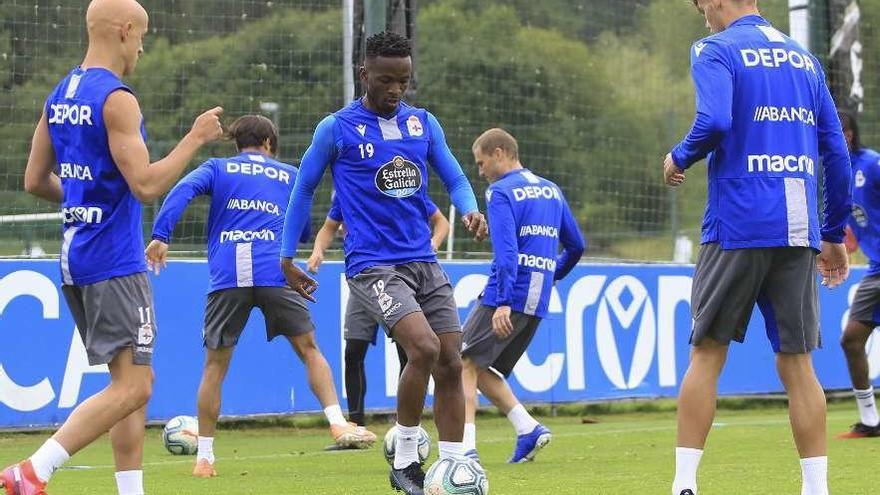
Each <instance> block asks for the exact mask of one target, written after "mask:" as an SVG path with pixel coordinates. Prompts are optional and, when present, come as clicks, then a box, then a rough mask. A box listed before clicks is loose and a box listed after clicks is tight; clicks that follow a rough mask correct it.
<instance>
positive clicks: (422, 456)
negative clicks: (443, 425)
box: [382, 425, 431, 464]
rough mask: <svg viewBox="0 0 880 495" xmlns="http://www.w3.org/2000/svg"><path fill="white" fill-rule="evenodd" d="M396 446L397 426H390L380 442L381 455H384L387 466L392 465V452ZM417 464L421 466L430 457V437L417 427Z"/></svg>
mask: <svg viewBox="0 0 880 495" xmlns="http://www.w3.org/2000/svg"><path fill="white" fill-rule="evenodd" d="M396 445H397V426H396V425H395V426H392V427H391V429H389V430H388V433H386V434H385V440H384V442H382V453H383V454H385V460H386V461H388V464H394V451H395V446H396ZM418 449H419V462H421V463H422V464H424V463H425V461H427V460H428V457H429V456H430V455H431V437H429V436H428V432H427V431H425V429H424V428H422V427H421V426H419V447H418Z"/></svg>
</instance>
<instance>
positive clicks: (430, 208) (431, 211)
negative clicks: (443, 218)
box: [425, 197, 440, 218]
mask: <svg viewBox="0 0 880 495" xmlns="http://www.w3.org/2000/svg"><path fill="white" fill-rule="evenodd" d="M425 199H426V200H427V207H428V218H431V217H433V216H434V213H437V210H439V209H440V208H437V205H436V204H434V202H433V201H432V200H431V198H430V197H426V198H425Z"/></svg>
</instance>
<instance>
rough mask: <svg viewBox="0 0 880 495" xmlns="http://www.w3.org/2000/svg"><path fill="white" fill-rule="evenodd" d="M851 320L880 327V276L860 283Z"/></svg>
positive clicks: (854, 299)
mask: <svg viewBox="0 0 880 495" xmlns="http://www.w3.org/2000/svg"><path fill="white" fill-rule="evenodd" d="M849 319H850V320H852V321H859V322H862V323H865V324H867V325H873V326H877V325H880V275H869V276H867V277H865V278H863V279H862V281H861V282H859V288H858V289H856V295H855V297H854V298H853V302H852V305H850V307H849Z"/></svg>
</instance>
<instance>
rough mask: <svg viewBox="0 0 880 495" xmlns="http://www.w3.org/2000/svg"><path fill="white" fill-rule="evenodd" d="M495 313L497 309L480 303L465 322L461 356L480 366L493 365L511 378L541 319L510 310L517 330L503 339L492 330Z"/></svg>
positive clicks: (488, 366) (511, 319)
mask: <svg viewBox="0 0 880 495" xmlns="http://www.w3.org/2000/svg"><path fill="white" fill-rule="evenodd" d="M494 314H495V308H493V307H491V306H483V305H482V304H479V303H477V306H476V307H475V308H474V309H473V311H471V314H469V315H468V317H467V320H465V322H464V330H463V332H464V333H463V334H462V337H461V340H462V345H461V349H462V350H461V355H462V356H464V357H466V358H468V359H470V360H471V361H473V362H474V363H475V364H476V365H477V366H479V367H480V368H492V369H494V370H495V371H497V372H498V373H501V374H502V375H504V376H505V377H508V376H510V373H511V372H512V371H513V367H514V366H516V363H517V361H519V358H521V357H522V355H523V353H525V352H526V349H528V347H529V343H531V342H532V337H534V336H535V331H537V330H538V324H540V323H541V319H540V318H538V317H537V316H532V315H527V314H525V313H520V312H517V311H513V312H511V313H510V322H511V323H512V324H513V333H512V334H510V336H509V337H507V338H506V339H501V338H499V337H497V336H496V335H495V334H494V333H493V332H492V316H493V315H494Z"/></svg>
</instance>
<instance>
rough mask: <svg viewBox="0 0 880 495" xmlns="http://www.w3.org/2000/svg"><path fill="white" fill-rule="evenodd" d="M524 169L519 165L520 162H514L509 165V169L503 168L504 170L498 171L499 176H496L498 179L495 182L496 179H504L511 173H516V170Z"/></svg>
mask: <svg viewBox="0 0 880 495" xmlns="http://www.w3.org/2000/svg"><path fill="white" fill-rule="evenodd" d="M524 168H525V167H523V166H522V164H521V163H520V162H514V163H513V164H511V165H510V166H509V167H505V168H504V169H502V170H500V171H499V172H500V174H498V178H497V179H495V180H498V179H500V178H502V177H504V176H505V175H508V174H510V173H511V172H516V171H518V170H522V169H524ZM493 182H494V181H493Z"/></svg>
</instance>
